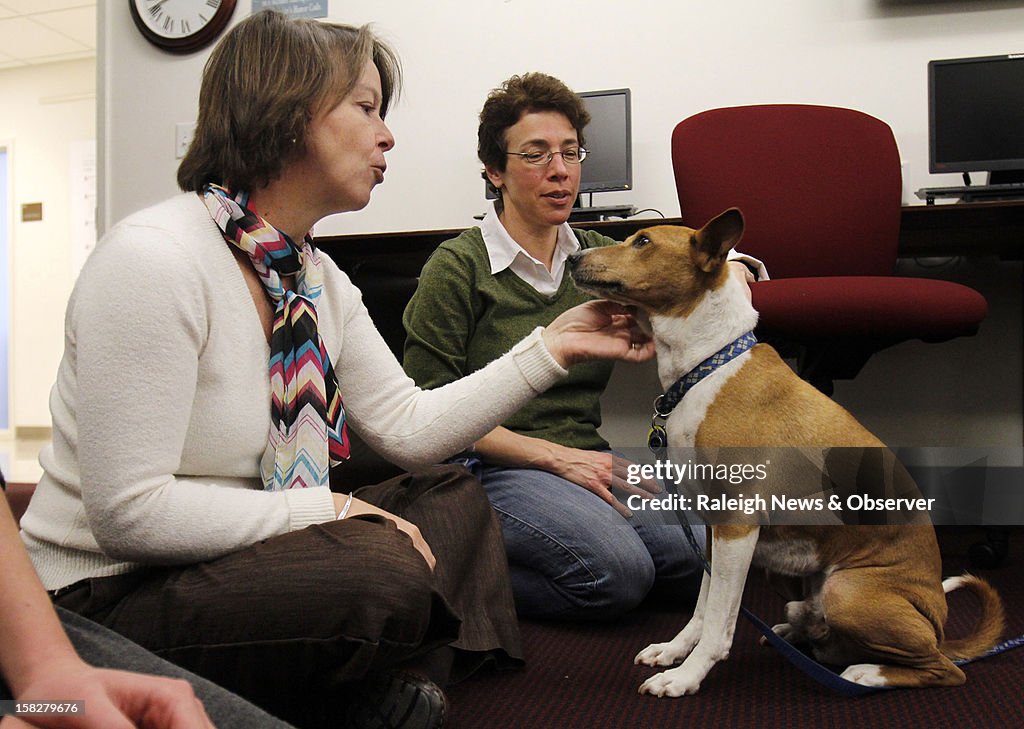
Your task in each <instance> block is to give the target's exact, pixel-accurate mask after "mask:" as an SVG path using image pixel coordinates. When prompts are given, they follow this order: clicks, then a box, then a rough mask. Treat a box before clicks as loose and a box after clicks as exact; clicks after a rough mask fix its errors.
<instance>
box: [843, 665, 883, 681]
mask: <svg viewBox="0 0 1024 729" xmlns="http://www.w3.org/2000/svg"><path fill="white" fill-rule="evenodd" d="M842 677H843V678H845V679H846V680H847V681H852V682H853V683H859V684H860V685H861V686H888V685H889V682H888V681H886V680H885V677H884V676H883V675H882V667H881V666H879V665H878V664H875V663H858V664H856V665H853V666H850V667H849V668H847V669H846V670H845V671H843V673H842Z"/></svg>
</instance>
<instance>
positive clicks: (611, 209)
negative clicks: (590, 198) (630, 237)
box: [569, 205, 636, 222]
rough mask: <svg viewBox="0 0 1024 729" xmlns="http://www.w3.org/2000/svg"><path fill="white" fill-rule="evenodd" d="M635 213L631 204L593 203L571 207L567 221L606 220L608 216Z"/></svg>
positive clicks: (624, 215)
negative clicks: (589, 205)
mask: <svg viewBox="0 0 1024 729" xmlns="http://www.w3.org/2000/svg"><path fill="white" fill-rule="evenodd" d="M634 213H636V208H635V207H633V206H632V205H593V206H591V207H583V208H573V209H572V212H571V213H569V221H570V222H573V221H577V220H607V219H608V218H628V217H629V216H631V215H633V214H634Z"/></svg>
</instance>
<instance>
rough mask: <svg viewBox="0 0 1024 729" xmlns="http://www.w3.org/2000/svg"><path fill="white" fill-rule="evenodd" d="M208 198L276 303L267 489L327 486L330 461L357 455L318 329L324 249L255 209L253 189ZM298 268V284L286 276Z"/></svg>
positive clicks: (217, 191)
mask: <svg viewBox="0 0 1024 729" xmlns="http://www.w3.org/2000/svg"><path fill="white" fill-rule="evenodd" d="M203 201H204V202H205V203H206V207H207V208H208V209H209V211H210V215H211V217H213V220H214V221H215V222H216V223H217V226H218V227H219V228H220V229H221V232H222V233H223V234H224V239H225V240H227V241H228V242H229V243H231V244H232V245H235V246H237V247H238V248H239V249H241V250H242V251H243V252H244V253H245V254H246V255H247V256H248V257H249V260H250V261H251V262H252V266H253V268H254V269H255V270H256V273H257V274H259V277H260V280H261V281H262V282H263V288H264V289H265V290H266V292H267V295H269V296H270V298H271V300H272V301H273V302H274V304H275V305H276V311H275V312H274V329H273V333H272V335H271V338H270V393H271V400H270V418H271V424H270V436H269V438H268V443H267V450H266V451H265V452H264V454H263V459H262V461H261V462H260V473H261V475H262V477H263V487H264V488H265V489H266V490H267V491H277V490H281V489H290V488H308V487H312V486H327V485H328V483H329V480H330V467H331V466H334V465H337V464H338V463H340V462H341V461H342V460H344V459H346V458H348V456H349V440H348V430H347V428H346V426H345V408H344V405H343V404H342V401H341V392H340V390H339V388H338V380H337V378H336V377H335V374H334V368H333V367H332V366H331V358H330V356H329V355H328V354H327V347H325V346H324V343H323V340H322V339H321V338H320V333H319V331H318V330H317V315H316V302H317V299H318V298H319V297H320V294H321V293H322V291H323V271H322V270H321V262H320V254H319V253H318V252H317V250H316V249H315V248H313V245H312V238H311V237H310V236H309V235H308V234H307V235H306V237H305V238H304V239H303V241H302V246H301V247H299V246H296V245H295V243H294V242H292V239H291V238H289V237H288V236H287V235H285V234H284V233H282V232H281V231H279V230H277V228H275V227H274V226H272V225H270V224H269V223H268V222H267V221H265V220H263V218H261V217H260V216H259V215H257V214H256V213H254V212H253V211H252V210H249V208H248V207H247V205H248V202H249V194H248V193H246V192H237V193H232V192H231V191H229V190H227V189H225V188H223V187H220V186H219V185H207V186H206V187H205V188H203ZM291 275H295V288H296V291H286V290H285V289H284V287H283V285H282V284H281V277H282V276H291Z"/></svg>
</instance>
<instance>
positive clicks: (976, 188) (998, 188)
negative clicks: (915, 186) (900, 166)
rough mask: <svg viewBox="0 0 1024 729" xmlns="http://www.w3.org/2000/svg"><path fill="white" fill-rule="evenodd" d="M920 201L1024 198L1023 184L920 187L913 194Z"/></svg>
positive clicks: (1001, 183)
mask: <svg viewBox="0 0 1024 729" xmlns="http://www.w3.org/2000/svg"><path fill="white" fill-rule="evenodd" d="M914 194H915V195H917V197H918V198H920V199H921V200H925V201H927V202H929V203H930V202H932V201H934V200H935V198H938V197H959V198H962V199H964V200H988V199H993V198H1016V197H1024V182H1000V183H997V184H995V185H954V186H951V187H922V188H921V189H920V190H918V191H917V192H915V193H914Z"/></svg>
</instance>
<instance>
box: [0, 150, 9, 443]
mask: <svg viewBox="0 0 1024 729" xmlns="http://www.w3.org/2000/svg"><path fill="white" fill-rule="evenodd" d="M7 158H8V156H7V147H6V146H4V145H2V144H0V433H6V432H7V431H8V430H10V428H11V422H10V417H11V406H10V402H11V398H10V376H9V369H10V368H9V365H10V361H11V357H10V345H9V342H10V330H11V265H10V263H11V253H10V246H9V244H8V241H9V231H10V224H9V223H10V209H11V201H10V197H9V187H10V186H9V184H8V174H7Z"/></svg>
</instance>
